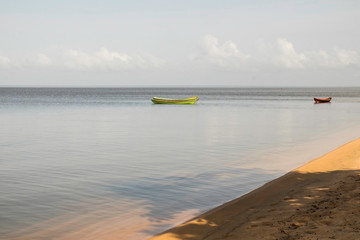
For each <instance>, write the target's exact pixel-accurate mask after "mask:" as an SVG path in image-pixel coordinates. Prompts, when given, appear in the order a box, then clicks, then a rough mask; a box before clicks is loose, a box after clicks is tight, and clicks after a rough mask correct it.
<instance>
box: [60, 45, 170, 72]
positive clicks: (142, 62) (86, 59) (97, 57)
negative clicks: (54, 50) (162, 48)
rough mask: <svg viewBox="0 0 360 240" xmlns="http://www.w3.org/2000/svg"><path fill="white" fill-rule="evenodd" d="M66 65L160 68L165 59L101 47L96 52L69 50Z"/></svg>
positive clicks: (101, 68)
mask: <svg viewBox="0 0 360 240" xmlns="http://www.w3.org/2000/svg"><path fill="white" fill-rule="evenodd" d="M63 58H64V65H65V66H66V67H67V68H70V69H75V70H91V69H93V70H122V69H134V68H158V67H161V66H162V65H164V63H165V61H164V60H162V59H160V58H157V57H154V56H151V55H146V54H135V55H128V54H122V53H118V52H111V51H109V50H108V49H107V48H101V49H100V50H99V51H97V52H94V53H86V52H82V51H78V50H68V51H67V52H66V54H65V56H63Z"/></svg>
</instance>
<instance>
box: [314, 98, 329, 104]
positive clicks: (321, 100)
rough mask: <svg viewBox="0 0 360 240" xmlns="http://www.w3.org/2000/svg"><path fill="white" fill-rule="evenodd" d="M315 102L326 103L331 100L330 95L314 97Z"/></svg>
mask: <svg viewBox="0 0 360 240" xmlns="http://www.w3.org/2000/svg"><path fill="white" fill-rule="evenodd" d="M314 101H315V103H327V102H330V101H331V97H328V98H314Z"/></svg>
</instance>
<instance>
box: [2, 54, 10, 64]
mask: <svg viewBox="0 0 360 240" xmlns="http://www.w3.org/2000/svg"><path fill="white" fill-rule="evenodd" d="M9 66H10V59H9V58H8V57H5V56H1V55H0V67H9Z"/></svg>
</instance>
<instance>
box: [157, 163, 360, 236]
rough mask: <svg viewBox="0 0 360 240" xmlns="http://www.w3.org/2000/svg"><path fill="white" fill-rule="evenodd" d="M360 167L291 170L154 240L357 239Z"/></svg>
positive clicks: (359, 222) (359, 223) (359, 232)
mask: <svg viewBox="0 0 360 240" xmlns="http://www.w3.org/2000/svg"><path fill="white" fill-rule="evenodd" d="M359 236H360V170H349V171H345V170H344V171H330V172H318V173H301V172H297V171H293V172H290V173H288V174H286V175H284V176H282V177H280V178H277V179H275V180H273V181H271V182H269V183H267V184H265V185H264V186H262V187H260V188H258V189H256V190H254V191H252V192H250V193H248V194H246V195H244V196H242V197H240V198H238V199H235V200H233V201H231V202H228V203H226V204H224V205H222V206H219V207H217V208H215V209H213V210H211V211H209V212H206V213H204V214H202V215H200V216H199V217H196V218H194V219H192V220H189V221H188V222H185V223H183V224H181V225H179V226H177V227H174V228H172V229H170V230H168V231H166V232H164V233H162V234H159V235H157V236H155V237H153V238H151V240H163V239H166V240H173V239H181V240H195V239H246V240H251V239H279V240H285V239H359Z"/></svg>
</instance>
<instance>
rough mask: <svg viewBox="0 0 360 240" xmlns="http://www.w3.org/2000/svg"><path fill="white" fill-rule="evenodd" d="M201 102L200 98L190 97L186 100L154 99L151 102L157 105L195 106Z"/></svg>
mask: <svg viewBox="0 0 360 240" xmlns="http://www.w3.org/2000/svg"><path fill="white" fill-rule="evenodd" d="M198 100H199V97H198V96H195V97H189V98H185V99H170V98H159V97H153V98H152V99H151V101H152V102H153V103H155V104H195V103H196V102H197V101H198Z"/></svg>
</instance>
